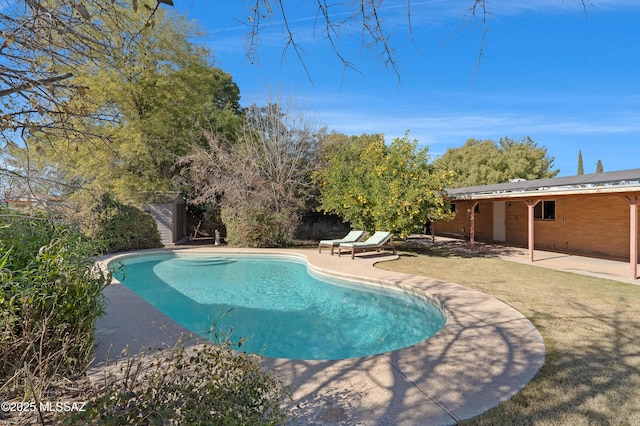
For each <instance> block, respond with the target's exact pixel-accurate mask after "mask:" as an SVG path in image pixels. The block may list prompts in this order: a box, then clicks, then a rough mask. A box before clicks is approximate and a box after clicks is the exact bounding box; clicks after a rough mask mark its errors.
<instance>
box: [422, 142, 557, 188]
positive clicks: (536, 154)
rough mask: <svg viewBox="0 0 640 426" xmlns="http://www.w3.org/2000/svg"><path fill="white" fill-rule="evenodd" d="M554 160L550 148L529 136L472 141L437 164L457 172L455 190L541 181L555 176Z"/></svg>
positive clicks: (436, 162) (452, 150)
mask: <svg viewBox="0 0 640 426" xmlns="http://www.w3.org/2000/svg"><path fill="white" fill-rule="evenodd" d="M553 161H554V159H553V157H549V155H548V154H547V149H546V148H543V147H538V146H537V144H536V143H535V142H534V141H533V140H532V139H531V138H529V137H526V138H524V139H522V140H521V141H515V140H513V139H510V138H508V137H505V138H502V139H500V141H499V144H496V143H495V142H494V141H492V140H484V141H480V140H477V139H469V140H468V141H467V142H466V143H465V144H464V145H463V146H462V147H460V148H449V149H448V150H447V151H446V152H445V153H444V154H443V155H442V156H441V157H440V158H438V159H436V161H435V162H434V163H435V165H436V166H437V167H438V168H439V169H440V170H444V171H451V172H453V173H454V177H453V181H452V185H453V187H464V186H474V185H488V184H492V183H502V182H508V181H509V180H511V179H528V180H530V179H540V178H547V177H553V176H555V175H557V174H558V173H559V170H553Z"/></svg>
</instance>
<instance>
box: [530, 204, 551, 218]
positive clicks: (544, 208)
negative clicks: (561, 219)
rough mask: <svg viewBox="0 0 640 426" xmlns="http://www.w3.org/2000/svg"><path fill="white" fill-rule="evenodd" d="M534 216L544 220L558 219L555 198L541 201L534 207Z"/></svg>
mask: <svg viewBox="0 0 640 426" xmlns="http://www.w3.org/2000/svg"><path fill="white" fill-rule="evenodd" d="M533 218H534V219H542V220H555V219H556V202H555V200H548V201H541V202H539V203H538V204H536V206H535V207H534V208H533Z"/></svg>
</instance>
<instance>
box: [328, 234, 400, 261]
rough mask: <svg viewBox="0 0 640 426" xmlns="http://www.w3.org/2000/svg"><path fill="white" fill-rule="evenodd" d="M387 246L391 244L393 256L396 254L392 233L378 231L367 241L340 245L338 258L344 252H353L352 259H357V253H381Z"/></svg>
mask: <svg viewBox="0 0 640 426" xmlns="http://www.w3.org/2000/svg"><path fill="white" fill-rule="evenodd" d="M385 244H391V247H392V248H393V254H396V247H395V246H394V245H393V235H391V233H390V232H385V231H378V232H376V233H374V234H373V235H372V236H370V237H369V238H368V239H367V240H366V241H363V242H354V243H340V245H339V246H338V256H340V254H342V251H343V250H344V251H345V252H348V251H350V252H351V259H354V258H355V255H356V252H364V251H377V252H380V251H381V250H382V247H383V246H384V245H385Z"/></svg>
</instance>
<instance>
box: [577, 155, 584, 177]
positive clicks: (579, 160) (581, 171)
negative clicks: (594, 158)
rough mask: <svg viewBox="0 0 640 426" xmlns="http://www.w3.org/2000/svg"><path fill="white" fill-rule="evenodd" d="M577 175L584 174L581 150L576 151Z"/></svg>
mask: <svg viewBox="0 0 640 426" xmlns="http://www.w3.org/2000/svg"><path fill="white" fill-rule="evenodd" d="M577 174H578V175H583V174H584V164H583V163H582V150H580V151H578V173H577Z"/></svg>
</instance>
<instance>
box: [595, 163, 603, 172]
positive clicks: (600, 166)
mask: <svg viewBox="0 0 640 426" xmlns="http://www.w3.org/2000/svg"><path fill="white" fill-rule="evenodd" d="M603 172H604V167H603V166H602V160H598V163H597V164H596V173H603Z"/></svg>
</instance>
